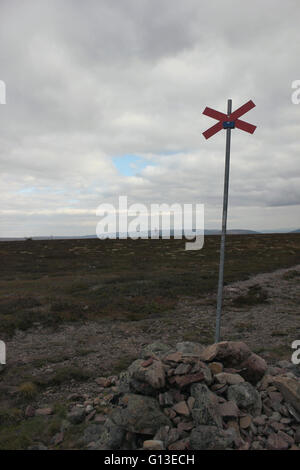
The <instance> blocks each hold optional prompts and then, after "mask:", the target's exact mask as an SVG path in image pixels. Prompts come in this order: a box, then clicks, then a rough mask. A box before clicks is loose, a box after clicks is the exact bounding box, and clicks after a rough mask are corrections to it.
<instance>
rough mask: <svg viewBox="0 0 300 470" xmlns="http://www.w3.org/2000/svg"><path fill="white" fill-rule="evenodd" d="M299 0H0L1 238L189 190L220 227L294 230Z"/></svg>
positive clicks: (75, 229)
mask: <svg viewBox="0 0 300 470" xmlns="http://www.w3.org/2000/svg"><path fill="white" fill-rule="evenodd" d="M299 24H300V3H299V1H298V0H285V1H284V2H283V1H277V0H251V2H241V0H226V1H223V0H212V1H211V2H207V1H201V0H184V1H182V0H86V1H84V2H83V1H80V0H72V1H69V0H48V1H45V0H26V2H25V1H22V0H1V3H0V80H2V81H3V82H5V84H6V104H5V105H4V104H3V105H2V104H1V105H0V193H1V194H0V197H1V206H0V236H1V237H5V236H32V235H35V236H36V235H84V234H93V233H95V229H96V224H97V222H98V218H97V217H96V215H95V211H96V208H97V206H98V205H99V204H101V203H103V202H113V203H114V204H115V205H117V203H118V196H119V195H127V196H128V203H129V204H131V203H136V202H140V203H145V204H150V203H164V202H165V203H175V202H179V203H200V204H204V205H205V224H206V228H220V226H221V213H222V192H223V175H224V153H225V132H224V131H221V132H219V133H218V134H216V135H215V136H214V137H212V138H211V139H209V140H205V139H204V137H203V136H202V132H203V131H204V130H206V129H207V128H208V127H210V126H212V125H213V124H215V122H216V121H215V120H213V119H211V118H208V117H205V116H203V115H202V111H203V110H204V108H205V107H206V106H210V107H213V108H215V109H218V110H220V111H222V112H225V111H226V103H227V99H228V98H232V100H233V109H236V108H237V107H239V106H241V105H242V104H244V103H245V102H246V101H248V100H249V99H252V100H253V101H254V103H255V104H256V108H254V109H253V110H251V111H250V112H249V113H247V114H246V115H245V116H244V117H243V118H242V119H244V120H245V121H248V122H250V123H253V124H255V125H257V126H258V127H257V130H256V132H255V133H254V134H253V135H250V134H247V133H245V132H243V131H241V130H238V129H235V130H234V131H232V147H231V172H230V194H229V214H228V226H229V228H240V229H241V228H247V229H253V230H260V229H270V230H271V229H280V228H291V229H295V228H299V227H300V132H299V130H300V104H299V105H295V104H293V103H292V100H291V95H292V92H293V89H292V82H293V81H294V80H297V79H300V67H299V63H300V62H299V57H300V54H299V52H300V50H299V49H300V47H299V45H300V27H299Z"/></svg>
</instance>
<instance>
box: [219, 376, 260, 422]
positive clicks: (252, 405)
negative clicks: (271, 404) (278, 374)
mask: <svg viewBox="0 0 300 470" xmlns="http://www.w3.org/2000/svg"><path fill="white" fill-rule="evenodd" d="M227 398H228V400H232V401H234V402H235V403H236V404H237V406H238V407H239V408H241V409H244V410H249V411H250V412H251V413H252V414H253V415H254V416H257V415H259V414H260V413H261V408H262V401H261V397H260V395H259V393H258V391H257V390H256V389H255V388H254V387H253V385H251V384H250V383H248V382H243V383H240V384H236V385H230V386H229V387H228V391H227Z"/></svg>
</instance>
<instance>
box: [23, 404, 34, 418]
mask: <svg viewBox="0 0 300 470" xmlns="http://www.w3.org/2000/svg"><path fill="white" fill-rule="evenodd" d="M34 415H35V409H34V408H33V406H31V405H28V406H27V407H26V410H25V418H32V417H33V416H34Z"/></svg>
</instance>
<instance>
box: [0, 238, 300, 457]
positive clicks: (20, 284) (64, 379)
mask: <svg viewBox="0 0 300 470" xmlns="http://www.w3.org/2000/svg"><path fill="white" fill-rule="evenodd" d="M219 244H220V237H219V236H206V237H205V243H204V247H203V249H202V250H199V251H185V247H184V240H174V239H171V240H135V241H134V240H102V241H101V240H96V239H86V240H82V239H81V240H49V241H44V240H40V241H30V240H27V241H18V242H2V243H1V244H0V255H1V272H0V339H1V340H4V341H5V342H6V345H7V365H6V366H5V367H2V369H1V371H0V448H27V447H28V446H29V445H30V444H31V443H32V442H34V441H35V440H36V437H37V436H38V435H39V434H40V433H41V429H42V432H43V433H46V437H45V440H47V439H50V438H51V436H53V435H55V434H56V433H57V432H58V430H59V429H60V426H61V420H63V419H64V415H65V409H66V407H67V404H68V397H70V395H71V394H72V393H75V392H76V393H78V392H80V393H82V394H86V395H87V396H89V394H93V395H95V394H97V393H99V384H97V378H99V377H103V376H111V375H114V374H118V373H119V372H121V371H122V370H123V369H125V368H126V367H127V366H128V365H129V364H130V363H131V362H132V360H134V359H135V358H136V357H138V355H139V353H140V351H141V348H142V347H144V346H145V345H147V344H149V343H151V342H153V341H156V340H161V341H164V342H165V343H168V344H171V345H173V344H175V343H176V342H179V341H196V342H200V343H202V344H203V345H205V344H210V343H212V342H213V341H214V326H215V307H216V288H217V279H218V264H219ZM299 281H300V235H299V234H272V235H230V236H228V237H227V244H226V268H225V289H224V309H223V310H224V311H223V317H222V339H227V340H243V341H245V342H246V343H247V344H248V345H249V346H250V347H251V349H252V350H253V351H255V352H257V353H259V354H260V355H262V356H263V357H265V358H266V359H267V360H268V361H269V362H270V361H271V362H272V361H278V360H281V359H289V358H290V356H291V351H292V350H291V343H292V341H294V340H295V339H299V336H300V331H299V330H300V321H299V319H300V307H299V305H300V289H299V284H300V283H299ZM95 379H96V380H95ZM49 403H51V404H52V405H53V403H54V404H55V406H56V413H55V418H51V419H50V420H49V422H48V424H47V426H46V427H45V423H43V422H42V421H41V420H42V419H43V418H42V417H37V418H34V420H36V421H34V420H32V421H30V422H29V421H28V420H27V421H26V420H24V413H25V410H26V409H27V408H28V406H29V405H30V406H34V407H35V408H37V407H39V406H46V405H47V404H49ZM101 406H102V408H103V406H104V405H103V404H102V405H101V403H100V405H99V407H100V408H99V410H98V411H99V412H100V411H101ZM102 411H103V412H105V410H102ZM40 421H41V423H40ZM16 429H18V432H16ZM76 429H77V431H76V432H78V429H79V428H76ZM80 429H81V428H80ZM74 442H76V438H75V437H74V435H73V434H72V433H71V432H70V435H69V436H68V435H67V436H66V437H65V440H64V445H63V447H64V448H72V447H74V446H76V445H77V444H74Z"/></svg>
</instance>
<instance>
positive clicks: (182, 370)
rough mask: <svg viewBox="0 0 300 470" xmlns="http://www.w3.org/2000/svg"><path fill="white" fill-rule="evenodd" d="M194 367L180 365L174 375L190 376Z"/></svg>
mask: <svg viewBox="0 0 300 470" xmlns="http://www.w3.org/2000/svg"><path fill="white" fill-rule="evenodd" d="M191 368H192V366H191V365H190V364H183V363H181V364H179V366H177V367H176V369H175V371H174V375H185V374H188V373H189V372H190V370H191Z"/></svg>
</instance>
